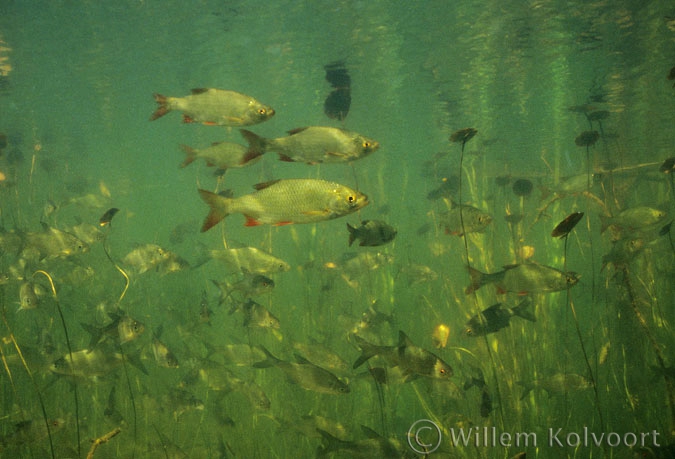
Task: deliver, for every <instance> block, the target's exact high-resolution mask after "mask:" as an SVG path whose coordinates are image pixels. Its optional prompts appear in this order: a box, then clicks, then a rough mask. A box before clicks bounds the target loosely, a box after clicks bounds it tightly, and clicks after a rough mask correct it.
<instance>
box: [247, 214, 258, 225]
mask: <svg viewBox="0 0 675 459" xmlns="http://www.w3.org/2000/svg"><path fill="white" fill-rule="evenodd" d="M245 217H246V223H244V226H259V225H261V224H262V223H260V222H259V221H258V220H256V219H255V218H253V217H251V216H249V215H246V216H245Z"/></svg>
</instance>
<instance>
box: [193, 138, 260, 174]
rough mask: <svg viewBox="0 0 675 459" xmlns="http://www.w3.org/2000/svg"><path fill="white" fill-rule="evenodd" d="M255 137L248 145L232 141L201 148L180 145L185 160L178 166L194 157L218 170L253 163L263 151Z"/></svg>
mask: <svg viewBox="0 0 675 459" xmlns="http://www.w3.org/2000/svg"><path fill="white" fill-rule="evenodd" d="M246 132H249V131H246ZM256 139H257V138H256ZM256 139H254V141H253V142H251V144H250V146H248V147H245V146H243V145H240V144H238V143H232V142H215V143H212V144H211V145H210V146H208V147H206V148H201V149H195V148H192V147H189V146H187V145H181V146H180V148H181V149H182V150H183V152H184V153H185V160H184V161H183V162H182V163H181V165H180V167H185V166H188V165H190V164H192V163H193V162H194V161H195V160H196V159H203V160H204V161H205V162H206V165H207V166H208V167H215V168H217V169H220V170H226V169H232V168H240V167H244V166H248V165H251V164H254V163H255V162H257V161H259V160H260V158H262V155H263V154H264V153H265V151H264V150H263V147H262V145H260V144H258V143H256V141H255V140H256Z"/></svg>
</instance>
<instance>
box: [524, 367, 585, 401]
mask: <svg viewBox="0 0 675 459" xmlns="http://www.w3.org/2000/svg"><path fill="white" fill-rule="evenodd" d="M517 384H519V385H521V386H523V393H522V395H521V396H520V400H522V399H524V398H525V397H527V394H529V393H530V391H532V390H533V389H543V390H545V391H546V392H547V393H548V395H549V396H551V395H553V394H563V393H565V392H572V391H579V390H585V389H590V388H591V387H593V385H592V384H591V382H590V381H589V380H588V379H587V378H585V377H584V376H581V375H578V374H576V373H556V374H554V375H551V376H549V377H546V378H541V379H535V380H533V381H529V382H524V381H517Z"/></svg>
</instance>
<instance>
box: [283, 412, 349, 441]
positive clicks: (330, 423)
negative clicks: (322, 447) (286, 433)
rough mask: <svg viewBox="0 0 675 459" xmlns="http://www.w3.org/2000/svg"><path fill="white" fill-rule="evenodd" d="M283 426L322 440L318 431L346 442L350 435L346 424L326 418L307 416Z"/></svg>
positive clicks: (284, 423)
mask: <svg viewBox="0 0 675 459" xmlns="http://www.w3.org/2000/svg"><path fill="white" fill-rule="evenodd" d="M281 424H282V427H283V428H284V429H288V428H292V429H294V430H297V431H298V432H300V433H301V434H303V435H304V436H306V437H307V438H321V435H320V434H319V432H318V431H317V429H321V430H323V431H325V432H328V433H330V434H331V435H332V436H334V437H337V438H339V439H340V440H345V439H346V438H347V437H348V436H349V435H350V432H349V429H348V428H347V427H346V426H345V425H344V424H342V423H341V422H339V421H336V420H334V419H330V418H326V417H324V416H317V415H310V414H305V415H303V416H302V417H301V418H300V419H296V420H293V421H287V422H282V423H281Z"/></svg>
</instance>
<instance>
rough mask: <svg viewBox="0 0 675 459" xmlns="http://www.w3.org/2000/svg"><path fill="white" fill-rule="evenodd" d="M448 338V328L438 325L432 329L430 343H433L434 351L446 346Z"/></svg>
mask: <svg viewBox="0 0 675 459" xmlns="http://www.w3.org/2000/svg"><path fill="white" fill-rule="evenodd" d="M448 338H450V327H448V326H447V325H445V324H438V325H436V326H435V327H434V331H433V332H432V333H431V342H432V343H434V347H435V348H436V349H440V348H443V347H445V346H446V345H447V344H448Z"/></svg>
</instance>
